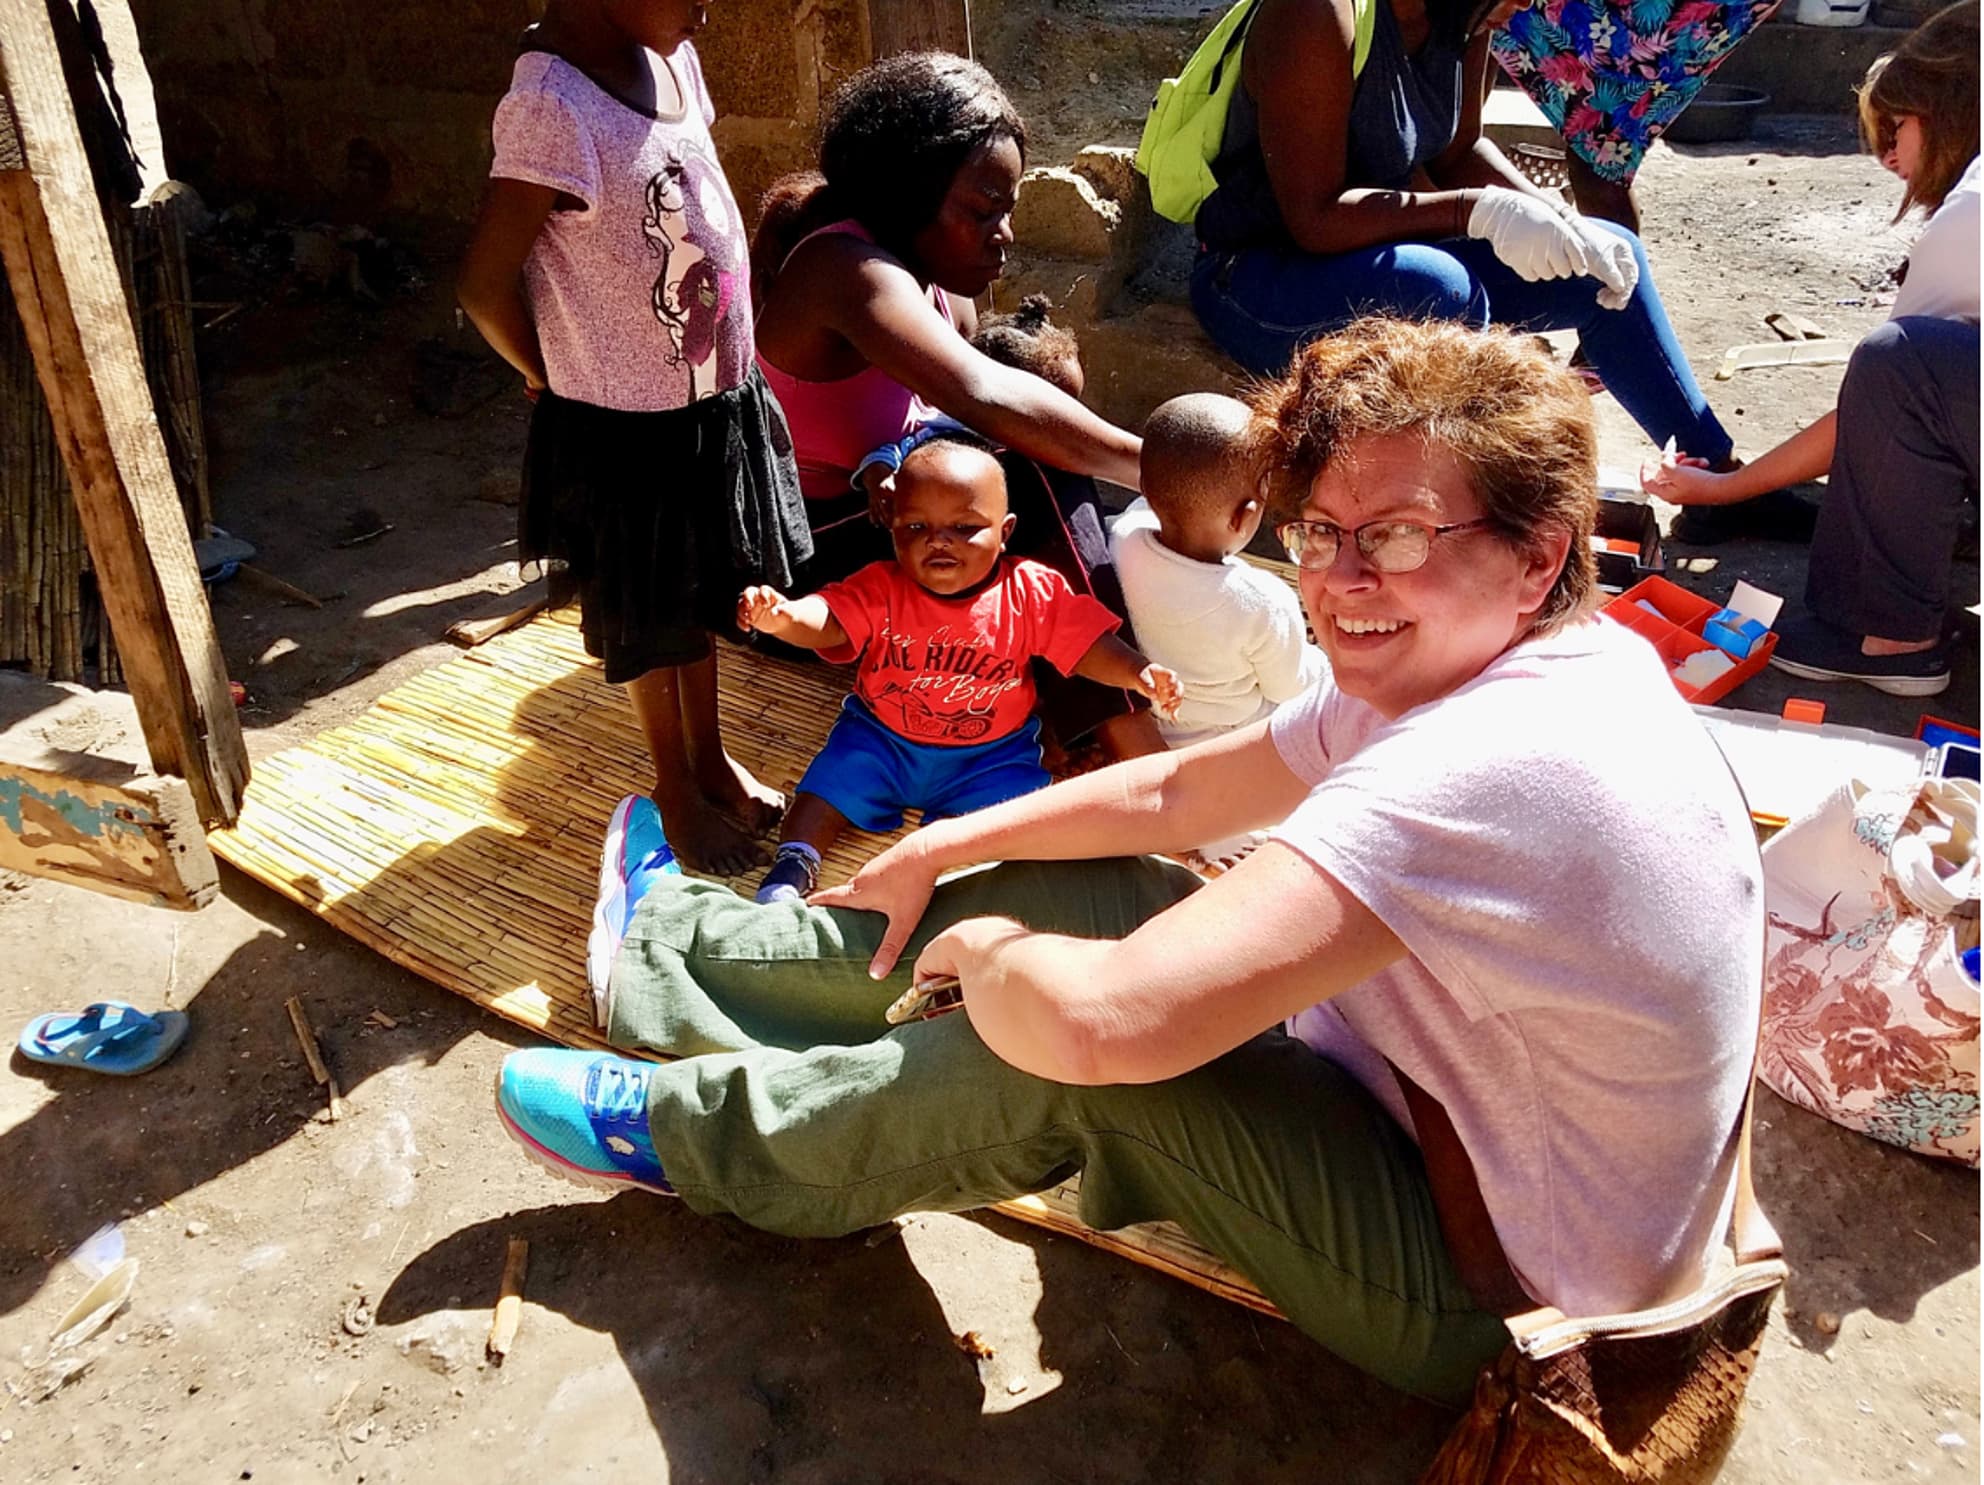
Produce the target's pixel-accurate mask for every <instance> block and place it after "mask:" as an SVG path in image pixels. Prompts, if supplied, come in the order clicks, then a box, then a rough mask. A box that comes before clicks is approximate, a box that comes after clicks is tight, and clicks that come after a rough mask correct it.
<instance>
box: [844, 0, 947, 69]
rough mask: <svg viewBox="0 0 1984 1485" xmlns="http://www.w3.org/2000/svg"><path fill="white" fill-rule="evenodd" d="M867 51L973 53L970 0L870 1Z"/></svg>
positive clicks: (882, 54) (873, 54) (885, 54)
mask: <svg viewBox="0 0 1984 1485" xmlns="http://www.w3.org/2000/svg"><path fill="white" fill-rule="evenodd" d="M867 9H868V53H869V55H870V56H871V57H892V56H894V55H895V54H896V53H897V52H917V51H939V52H956V53H957V54H958V55H959V56H960V57H968V56H970V55H971V0H868V6H867Z"/></svg>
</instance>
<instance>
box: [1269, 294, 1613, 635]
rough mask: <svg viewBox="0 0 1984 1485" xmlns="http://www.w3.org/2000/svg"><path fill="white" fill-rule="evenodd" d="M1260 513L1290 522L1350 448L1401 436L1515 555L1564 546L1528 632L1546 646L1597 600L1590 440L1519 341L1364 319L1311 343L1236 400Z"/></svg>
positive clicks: (1573, 401) (1594, 452) (1541, 360)
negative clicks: (1441, 465)
mask: <svg viewBox="0 0 1984 1485" xmlns="http://www.w3.org/2000/svg"><path fill="white" fill-rule="evenodd" d="M1248 401H1249V403H1250V404H1251V406H1252V407H1253V410H1254V428H1255V436H1256V438H1257V439H1258V440H1259V444H1258V447H1259V451H1260V455H1261V459H1262V464H1263V473H1264V476H1265V478H1264V488H1265V493H1266V495H1267V500H1268V508H1269V510H1270V511H1271V512H1272V513H1273V515H1274V517H1275V519H1276V520H1287V519H1291V518H1293V517H1296V516H1298V515H1300V514H1301V510H1302V505H1303V502H1304V501H1306V500H1307V498H1308V495H1309V488H1310V486H1311V485H1312V484H1313V483H1314V481H1315V478H1316V476H1317V475H1318V474H1320V473H1322V471H1323V470H1325V469H1327V468H1328V467H1329V466H1330V465H1331V464H1332V463H1333V462H1335V461H1336V460H1338V459H1341V458H1343V457H1344V455H1345V454H1346V453H1347V452H1348V451H1349V450H1350V449H1351V447H1352V446H1353V445H1355V444H1356V443H1357V442H1358V440H1360V439H1364V438H1383V437H1392V436H1398V435H1405V436H1409V437H1413V438H1417V439H1419V440H1420V441H1421V442H1422V443H1423V444H1424V445H1425V447H1426V448H1427V449H1428V450H1429V451H1440V452H1443V453H1445V454H1447V455H1449V456H1450V457H1452V458H1453V459H1454V460H1455V461H1456V462H1457V463H1458V464H1459V465H1460V467H1461V468H1462V469H1463V470H1464V471H1465V472H1466V474H1467V479H1468V483H1469V485H1470V487H1471V488H1472V489H1473V491H1474V494H1475V498H1476V499H1478V500H1479V501H1480V502H1481V513H1482V515H1484V516H1485V517H1486V518H1487V519H1488V520H1489V522H1490V523H1491V526H1490V530H1491V531H1492V532H1493V533H1494V534H1495V535H1497V536H1499V537H1500V538H1501V539H1502V540H1503V541H1505V542H1508V543H1509V544H1511V545H1512V546H1515V547H1518V548H1522V547H1528V546H1531V545H1532V544H1534V543H1536V542H1537V541H1538V539H1539V538H1541V537H1542V536H1543V535H1544V534H1546V533H1549V532H1562V533H1564V534H1565V535H1567V536H1569V537H1570V550H1569V552H1568V554H1567V555H1566V556H1565V559H1564V566H1563V569H1562V571H1560V572H1559V573H1558V574H1557V580H1556V582H1555V583H1554V584H1552V585H1551V588H1550V592H1549V594H1548V595H1547V596H1546V597H1545V598H1544V600H1543V605H1542V607H1541V608H1539V609H1538V610H1537V612H1536V617H1535V619H1534V620H1533V621H1532V625H1531V632H1532V633H1535V634H1548V633H1550V632H1551V631H1552V630H1554V629H1557V628H1560V627H1561V626H1563V625H1564V624H1566V623H1568V622H1569V621H1570V620H1572V619H1573V618H1576V617H1577V616H1578V615H1580V614H1582V613H1584V612H1585V611H1586V610H1588V609H1589V608H1590V607H1591V605H1592V603H1593V601H1594V596H1595V594H1596V591H1597V581H1598V580H1597V570H1596V568H1595V566H1594V564H1593V561H1592V555H1591V533H1592V528H1593V525H1594V523H1595V522H1596V520H1597V518H1598V434H1597V431H1596V429H1595V428H1594V427H1593V424H1592V418H1591V397H1590V395H1589V394H1588V393H1587V392H1586V391H1585V390H1584V388H1583V387H1582V386H1580V385H1579V384H1578V382H1577V381H1576V379H1575V378H1573V377H1572V376H1571V375H1570V373H1568V372H1566V371H1564V370H1563V369H1562V368H1560V367H1558V366H1557V365H1555V364H1554V363H1553V362H1552V361H1551V360H1550V357H1549V356H1548V355H1546V354H1545V353H1544V352H1542V351H1540V350H1538V349H1537V348H1536V346H1535V344H1534V343H1533V341H1532V340H1531V338H1530V337H1529V336H1527V335H1521V334H1516V333H1514V332H1511V331H1507V330H1470V329H1468V328H1467V327H1466V326H1464V325H1460V324H1456V323H1455V322H1453V321H1451V320H1426V321H1417V320H1393V319H1384V318H1380V317H1377V316H1373V317H1371V318H1368V319H1363V320H1358V321H1357V322H1356V323H1354V324H1352V325H1351V326H1350V328H1349V329H1347V330H1343V331H1340V332H1339V333H1337V334H1335V335H1326V336H1324V337H1323V338H1322V339H1321V340H1317V341H1314V342H1312V343H1311V344H1310V345H1309V346H1308V348H1307V349H1305V350H1304V351H1303V352H1302V353H1301V354H1300V355H1299V356H1297V357H1296V358H1295V364H1294V366H1293V367H1291V368H1290V369H1289V372H1288V374H1287V375H1286V376H1284V377H1282V379H1281V380H1280V381H1277V382H1270V383H1268V384H1267V385H1265V386H1262V387H1260V388H1258V389H1257V390H1256V391H1255V392H1254V393H1253V394H1252V395H1251V396H1250V397H1249V398H1248Z"/></svg>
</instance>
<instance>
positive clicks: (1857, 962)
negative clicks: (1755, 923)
mask: <svg viewBox="0 0 1984 1485" xmlns="http://www.w3.org/2000/svg"><path fill="white" fill-rule="evenodd" d="M1977 802H1978V790H1977V785H1976V784H1975V783H1972V782H1969V781H1966V780H1956V779H1931V780H1928V781H1926V782H1924V783H1922V784H1921V785H1920V786H1919V787H1917V788H1914V789H1903V790H1873V789H1869V788H1868V787H1867V786H1866V785H1864V784H1862V783H1860V782H1858V781H1857V780H1856V781H1854V782H1852V783H1849V784H1846V785H1843V786H1842V787H1841V788H1840V789H1839V790H1838V791H1837V792H1836V793H1834V794H1832V795H1831V796H1830V797H1828V798H1827V799H1826V801H1825V802H1824V803H1823V804H1821V805H1820V806H1819V807H1818V808H1817V809H1816V810H1814V811H1813V812H1812V813H1811V814H1809V815H1806V816H1805V817H1804V818H1802V819H1799V820H1796V821H1793V822H1792V823H1791V824H1790V825H1788V826H1787V827H1785V829H1784V830H1782V831H1780V832H1779V833H1778V834H1777V836H1776V837H1774V838H1773V839H1772V840H1771V841H1770V842H1769V843H1768V844H1767V845H1766V846H1765V847H1764V853H1763V854H1764V891H1765V899H1766V907H1767V909H1768V927H1767V931H1766V936H1765V952H1764V1012H1763V1047H1762V1052H1761V1056H1760V1060H1759V1065H1758V1070H1757V1071H1758V1075H1759V1076H1760V1077H1761V1078H1762V1079H1763V1080H1764V1082H1765V1083H1766V1084H1768V1085H1769V1086H1770V1087H1771V1088H1772V1089H1773V1090H1775V1091H1776V1092H1777V1093H1779V1094H1781V1095H1782V1096H1783V1097H1785V1098H1788V1099H1790V1100H1791V1101H1792V1102H1793V1103H1795V1104H1798V1105H1799V1106H1801V1107H1803V1108H1807V1109H1810V1110H1812V1112H1814V1113H1817V1114H1823V1115H1825V1117H1826V1118H1828V1119H1831V1120H1833V1121H1834V1122H1835V1123H1838V1124H1843V1125H1845V1126H1846V1127H1847V1128H1848V1129H1857V1130H1859V1131H1860V1132H1861V1133H1862V1134H1869V1135H1872V1136H1873V1137H1874V1138H1875V1139H1878V1140H1885V1141H1887V1142H1888V1143H1889V1144H1892V1145H1900V1146H1902V1147H1903V1148H1904V1149H1909V1150H1915V1151H1918V1152H1920V1153H1921V1154H1924V1155H1936V1156H1940V1157H1942V1158H1943V1159H1946V1160H1960V1161H1962V1162H1964V1163H1965V1164H1967V1165H1970V1166H1975V1165H1976V1164H1977V1155H1978V1097H1977V1074H1978V1059H1977V1030H1978V1009H1979V1007H1978V986H1977V981H1976V980H1975V979H1973V978H1972V977H1971V974H1970V971H1968V970H1966V969H1965V967H1964V963H1963V953H1964V951H1965V950H1966V949H1972V948H1975V947H1976V946H1977V926H1978V920H1977V905H1978V903H1977V899H1978V876H1979V865H1978V858H1977ZM1973 962H1974V961H1973Z"/></svg>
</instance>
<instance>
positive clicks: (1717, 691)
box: [1601, 577, 1777, 703]
mask: <svg viewBox="0 0 1984 1485" xmlns="http://www.w3.org/2000/svg"><path fill="white" fill-rule="evenodd" d="M1642 598H1644V599H1645V600H1646V601H1647V602H1648V603H1650V604H1652V605H1653V606H1654V607H1655V608H1657V609H1659V610H1660V616H1659V617H1658V618H1656V617H1655V616H1654V615H1652V614H1650V613H1648V612H1647V611H1646V610H1645V609H1643V608H1641V607H1640V606H1639V601H1640V600H1641V599H1642ZM1721 607H1722V605H1721V604H1719V603H1711V602H1710V601H1709V600H1708V599H1706V598H1697V597H1696V596H1695V595H1694V594H1692V593H1690V592H1689V591H1688V590H1687V589H1686V588H1682V587H1677V586H1676V585H1675V584H1673V583H1670V582H1668V581H1667V579H1666V578H1662V577H1650V578H1646V579H1644V580H1643V581H1641V582H1637V583H1635V584H1633V586H1632V587H1630V588H1628V589H1626V591H1625V592H1623V593H1621V594H1620V595H1619V596H1618V597H1617V598H1615V599H1613V600H1612V601H1611V602H1610V603H1608V604H1606V605H1605V607H1604V609H1603V610H1601V612H1603V613H1604V615H1605V617H1606V618H1608V619H1611V620H1612V621H1614V622H1615V623H1619V624H1624V625H1625V626H1626V627H1627V628H1628V629H1630V630H1632V631H1633V632H1634V633H1635V634H1638V635H1640V636H1642V637H1643V638H1645V639H1646V640H1647V641H1648V642H1649V643H1650V644H1652V646H1653V647H1654V649H1656V650H1657V651H1659V652H1660V660H1661V663H1662V664H1663V665H1665V666H1666V667H1667V674H1668V679H1670V680H1672V681H1673V682H1674V689H1675V690H1677V691H1679V692H1680V693H1681V695H1682V696H1683V697H1685V698H1686V699H1687V700H1689V701H1694V702H1703V703H1706V702H1710V701H1720V700H1721V699H1722V698H1723V697H1725V696H1727V695H1728V694H1729V693H1730V692H1731V691H1734V690H1735V689H1736V688H1737V687H1738V686H1740V685H1742V684H1743V682H1745V681H1747V680H1748V679H1749V678H1750V677H1751V676H1753V675H1755V674H1756V673H1757V672H1758V671H1760V670H1762V669H1763V668H1764V666H1765V665H1767V664H1769V663H1770V657H1771V655H1772V654H1773V653H1775V652H1776V650H1777V631H1776V630H1775V629H1773V630H1771V632H1770V633H1768V634H1766V635H1765V636H1764V637H1763V642H1762V643H1761V644H1759V645H1758V646H1757V647H1756V648H1755V649H1753V650H1751V651H1750V654H1749V657H1748V658H1747V659H1744V660H1737V661H1736V668H1735V669H1734V670H1727V671H1724V672H1723V673H1722V674H1721V675H1719V676H1717V677H1716V678H1715V679H1714V680H1713V681H1711V682H1709V684H1708V685H1706V686H1703V687H1700V688H1699V689H1697V688H1696V687H1694V686H1690V685H1688V684H1687V683H1686V682H1684V681H1682V680H1681V679H1680V678H1679V677H1677V676H1675V674H1674V667H1675V666H1677V665H1679V664H1680V663H1681V662H1682V661H1683V660H1686V659H1687V658H1688V656H1690V655H1692V654H1694V653H1696V652H1697V651H1698V650H1712V649H1714V648H1715V646H1713V645H1711V644H1710V643H1709V642H1708V641H1707V640H1705V639H1703V638H1702V626H1703V625H1704V624H1706V623H1707V622H1708V621H1709V618H1710V617H1711V616H1712V615H1713V614H1715V613H1716V612H1717V611H1718V610H1720V609H1721ZM1730 658H1731V659H1732V660H1734V659H1735V656H1733V655H1732V656H1731V657H1730Z"/></svg>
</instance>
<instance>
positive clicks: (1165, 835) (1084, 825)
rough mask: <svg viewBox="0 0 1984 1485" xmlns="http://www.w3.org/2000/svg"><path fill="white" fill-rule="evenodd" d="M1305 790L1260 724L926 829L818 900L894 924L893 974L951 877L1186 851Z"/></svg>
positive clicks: (875, 965) (872, 969)
mask: <svg viewBox="0 0 1984 1485" xmlns="http://www.w3.org/2000/svg"><path fill="white" fill-rule="evenodd" d="M1308 792H1309V791H1308V786H1307V785H1306V784H1304V783H1303V782H1302V780H1301V779H1300V778H1299V777H1298V776H1297V775H1296V774H1295V773H1293V772H1292V771H1291V770H1290V769H1289V767H1288V765H1287V764H1286V763H1284V762H1282V759H1281V753H1280V750H1279V749H1277V748H1276V747H1275V745H1274V739H1273V738H1272V737H1270V736H1269V735H1268V724H1267V723H1265V722H1262V723H1258V724H1257V725H1255V726H1253V727H1248V728H1243V729H1241V730H1240V731H1238V732H1234V733H1230V734H1228V735H1227V736H1225V737H1221V738H1215V739H1213V740H1211V741H1209V742H1203V743H1200V744H1198V745H1197V746H1196V747H1191V748H1185V749H1182V750H1180V751H1178V752H1175V753H1157V754H1153V755H1151V756H1149V757H1144V758H1132V759H1129V760H1127V761H1125V762H1122V763H1117V764H1113V765H1112V766H1110V767H1108V768H1103V769H1098V770H1096V771H1095V772H1094V773H1089V774H1083V775H1082V776H1081V777H1080V778H1074V779H1068V780H1066V781H1065V782H1063V783H1059V784H1055V785H1053V786H1051V787H1050V788H1046V789H1042V790H1041V791H1040V792H1038V793H1037V794H1028V795H1025V796H1023V797H1021V798H1019V799H1013V800H1008V801H1007V802H1006V803H1004V804H1000V805H994V806H992V807H991V808H989V809H982V810H976V811H974V812H972V813H971V814H969V815H960V816H958V817H957V818H955V819H950V820H940V821H938V822H937V823H936V824H934V825H928V826H925V827H924V828H923V829H921V830H919V831H917V832H916V833H915V834H914V835H911V836H909V837H908V838H907V839H905V840H902V841H900V842H898V843H897V844H895V845H893V846H891V847H890V848H889V849H888V850H886V851H884V852H883V853H882V854H881V855H879V856H877V857H876V858H875V859H874V860H872V861H870V862H869V863H868V864H867V865H866V866H864V867H862V868H861V870H860V871H858V872H856V873H855V875H854V876H853V877H852V878H851V879H850V880H849V881H848V882H847V883H846V884H845V885H843V886H839V887H831V888H828V889H827V890H826V891H824V892H817V893H815V894H814V895H813V897H812V899H811V900H812V901H813V902H815V903H818V904H820V905H822V906H826V907H848V908H862V909H866V910H868V911H870V912H877V913H882V914H885V915H886V916H887V917H888V920H889V927H888V931H887V932H886V933H885V934H884V935H883V938H882V944H881V947H880V948H879V949H878V950H877V951H876V954H875V958H874V961H873V962H872V963H871V964H870V965H869V973H870V974H872V975H874V976H875V978H877V979H880V978H882V977H883V976H884V975H886V974H888V973H889V971H890V970H892V969H894V968H895V964H896V960H897V959H898V958H900V957H901V955H902V951H903V946H904V945H905V944H907V943H908V942H909V936H910V934H911V933H912V932H913V931H914V930H915V928H916V924H917V921H918V920H919V919H920V918H922V916H923V909H924V908H925V907H926V906H927V905H928V904H929V901H930V892H931V889H932V888H933V887H935V885H936V882H937V878H938V877H939V876H940V875H942V874H943V873H944V872H947V871H952V870H955V869H957V868H958V867H962V866H975V865H977V864H979V863H980V862H984V861H1084V860H1089V859H1092V858H1098V857H1106V856H1134V855H1138V854H1141V853H1143V852H1146V851H1173V852H1177V851H1187V850H1190V849H1191V848H1192V847H1193V846H1195V845H1198V844H1199V843H1200V842H1201V841H1208V840H1218V839H1220V838H1221V837H1224V836H1229V835H1238V834H1240V833H1241V832H1243V831H1247V830H1257V829H1260V828H1261V827H1263V826H1267V825H1273V824H1277V823H1279V822H1280V821H1282V820H1284V819H1286V818H1287V817H1288V814H1289V812H1290V811H1291V810H1293V809H1294V808H1295V806H1296V805H1297V804H1299V803H1300V802H1301V800H1302V798H1303V797H1304V796H1305V795H1306V794H1307V793H1308Z"/></svg>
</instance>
